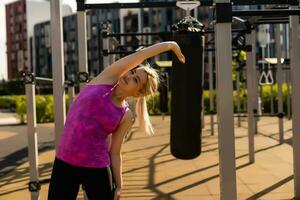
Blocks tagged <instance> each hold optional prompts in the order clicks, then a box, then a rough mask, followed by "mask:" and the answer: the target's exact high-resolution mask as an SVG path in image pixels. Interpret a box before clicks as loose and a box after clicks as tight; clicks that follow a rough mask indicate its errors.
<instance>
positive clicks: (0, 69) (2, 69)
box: [0, 0, 138, 80]
mask: <svg viewBox="0 0 300 200" xmlns="http://www.w3.org/2000/svg"><path fill="white" fill-rule="evenodd" d="M14 1H16V0H0V30H2V31H0V80H2V79H3V78H4V79H7V58H6V44H5V43H6V22H5V4H8V3H11V2H14ZM36 1H37V0H36ZM38 1H43V0H38ZM118 1H119V2H124V3H125V2H137V1H138V0H118ZM109 2H116V0H87V1H86V3H109ZM62 3H63V4H68V5H70V6H71V8H72V10H73V12H76V0H62Z"/></svg>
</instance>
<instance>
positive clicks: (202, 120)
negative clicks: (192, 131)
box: [201, 73, 205, 129]
mask: <svg viewBox="0 0 300 200" xmlns="http://www.w3.org/2000/svg"><path fill="white" fill-rule="evenodd" d="M203 74H204V73H203ZM203 80H204V78H203V79H202V81H203ZM202 85H203V84H202ZM203 91H204V90H203ZM203 93H204V92H203ZM201 107H202V112H201V128H202V129H204V128H205V119H204V117H205V114H204V111H205V108H204V95H203V94H202V101H201Z"/></svg>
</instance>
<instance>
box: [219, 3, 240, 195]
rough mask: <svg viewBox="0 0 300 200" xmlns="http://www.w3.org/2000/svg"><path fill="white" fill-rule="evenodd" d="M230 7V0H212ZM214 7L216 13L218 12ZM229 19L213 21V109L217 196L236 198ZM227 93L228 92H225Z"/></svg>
mask: <svg viewBox="0 0 300 200" xmlns="http://www.w3.org/2000/svg"><path fill="white" fill-rule="evenodd" d="M218 3H222V4H223V3H225V4H223V5H226V6H228V7H230V9H232V7H231V3H230V0H216V7H217V6H218ZM218 12H221V10H217V13H216V16H218V14H220V13H218ZM231 48H232V38H231V20H228V21H226V22H220V21H218V20H217V21H216V24H215V49H216V67H217V110H218V139H219V140H218V142H219V163H220V164H219V166H220V188H221V189H220V192H221V195H220V196H221V198H220V199H221V200H227V199H228V200H229V199H230V200H236V199H237V194H236V192H237V191H236V171H235V170H236V165H235V143H234V121H233V98H232V93H233V88H232V52H231V50H230V51H228V49H231ZM229 94H230V95H229Z"/></svg>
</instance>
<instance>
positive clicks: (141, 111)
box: [135, 96, 154, 135]
mask: <svg viewBox="0 0 300 200" xmlns="http://www.w3.org/2000/svg"><path fill="white" fill-rule="evenodd" d="M135 108H136V117H137V120H138V123H139V126H140V128H141V129H142V130H144V131H145V132H146V133H147V135H153V134H154V130H153V126H152V124H151V121H150V117H149V113H148V109H147V102H146V97H145V96H141V97H139V98H138V99H137V102H136V107H135Z"/></svg>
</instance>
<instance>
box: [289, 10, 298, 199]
mask: <svg viewBox="0 0 300 200" xmlns="http://www.w3.org/2000/svg"><path fill="white" fill-rule="evenodd" d="M293 7H297V6H292V7H291V9H292V8H293ZM298 27H299V18H298V16H290V41H291V42H290V59H291V61H290V66H291V76H292V78H291V79H292V90H293V91H294V92H293V93H292V108H293V114H292V129H293V158H294V192H295V198H300V145H299V144H300V134H299V133H300V107H299V102H300V93H299V92H298V91H300V80H299V78H298V77H297V76H298V75H299V74H300V68H299V66H298V65H299V62H300V59H299V51H300V48H299V35H300V33H299V29H298Z"/></svg>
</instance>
